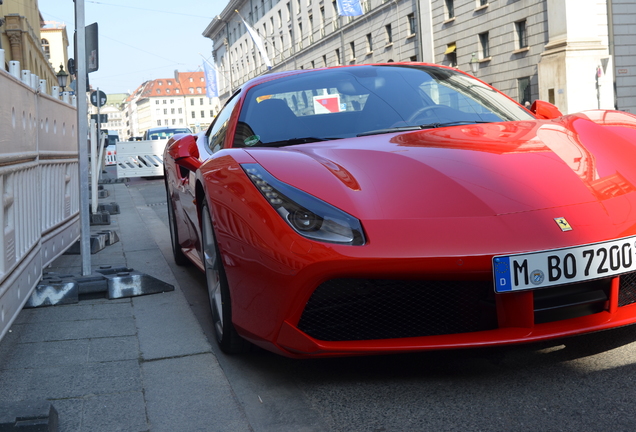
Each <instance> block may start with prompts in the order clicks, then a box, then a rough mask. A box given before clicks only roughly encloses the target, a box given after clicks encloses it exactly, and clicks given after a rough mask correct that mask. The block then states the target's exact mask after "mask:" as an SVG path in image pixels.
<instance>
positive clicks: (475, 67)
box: [468, 53, 479, 75]
mask: <svg viewBox="0 0 636 432" xmlns="http://www.w3.org/2000/svg"><path fill="white" fill-rule="evenodd" d="M468 64H469V65H470V70H471V72H472V73H473V75H476V74H477V70H478V69H479V60H478V59H477V54H476V53H473V57H472V58H471V59H470V62H468Z"/></svg>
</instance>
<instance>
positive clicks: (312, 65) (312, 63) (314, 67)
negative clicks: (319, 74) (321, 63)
mask: <svg viewBox="0 0 636 432" xmlns="http://www.w3.org/2000/svg"><path fill="white" fill-rule="evenodd" d="M311 68H312V69H316V62H315V61H313V60H312V61H311Z"/></svg>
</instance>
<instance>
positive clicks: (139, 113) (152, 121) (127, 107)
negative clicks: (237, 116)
mask: <svg viewBox="0 0 636 432" xmlns="http://www.w3.org/2000/svg"><path fill="white" fill-rule="evenodd" d="M205 90H206V87H205V77H204V73H203V72H201V71H197V72H178V71H175V74H174V77H172V78H158V79H154V80H150V81H146V82H144V83H143V84H142V85H140V86H139V87H138V88H137V89H136V90H135V91H134V92H133V93H132V94H131V95H130V96H129V97H128V98H127V99H126V101H125V103H124V106H123V108H122V112H123V123H124V129H125V130H124V132H123V133H122V134H121V135H120V137H121V136H125V137H126V138H125V139H128V138H130V137H139V136H142V135H143V133H144V132H145V131H146V130H148V129H150V128H154V127H162V126H165V127H174V128H184V127H187V128H190V129H191V130H192V131H194V132H198V131H201V130H204V129H207V127H208V126H209V125H210V123H211V122H212V119H214V116H216V113H217V112H218V110H219V103H218V98H216V97H215V98H208V97H207V96H206V91H205Z"/></svg>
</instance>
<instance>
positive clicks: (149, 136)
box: [143, 127, 192, 140]
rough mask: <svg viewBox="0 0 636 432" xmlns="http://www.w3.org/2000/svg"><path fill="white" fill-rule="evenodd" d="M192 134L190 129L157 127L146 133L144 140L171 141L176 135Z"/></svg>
mask: <svg viewBox="0 0 636 432" xmlns="http://www.w3.org/2000/svg"><path fill="white" fill-rule="evenodd" d="M182 133H192V130H190V128H171V127H156V128H151V129H148V130H147V131H146V132H144V136H143V139H144V140H160V139H169V138H171V137H172V136H173V135H174V134H182Z"/></svg>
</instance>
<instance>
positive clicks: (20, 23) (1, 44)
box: [0, 0, 65, 93]
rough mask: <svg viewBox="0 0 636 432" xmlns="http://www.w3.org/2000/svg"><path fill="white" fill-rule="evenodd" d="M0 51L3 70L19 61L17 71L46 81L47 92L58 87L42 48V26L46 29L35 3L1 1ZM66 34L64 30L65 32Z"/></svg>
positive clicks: (30, 0)
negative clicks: (26, 72)
mask: <svg viewBox="0 0 636 432" xmlns="http://www.w3.org/2000/svg"><path fill="white" fill-rule="evenodd" d="M0 23H2V25H1V26H0V49H2V50H3V53H4V61H3V64H2V67H3V69H4V70H9V62H11V61H19V62H20V69H22V70H29V71H31V73H32V74H35V75H37V76H38V77H39V78H40V79H43V80H46V82H47V89H46V91H47V93H51V87H53V86H57V77H56V76H55V71H54V70H53V67H52V66H51V64H50V63H49V58H47V56H46V54H45V51H44V48H43V47H42V36H41V30H40V29H41V27H44V26H45V23H44V20H43V19H42V16H41V15H40V12H39V10H38V7H37V1H36V0H5V1H4V2H0ZM64 32H65V30H64Z"/></svg>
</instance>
